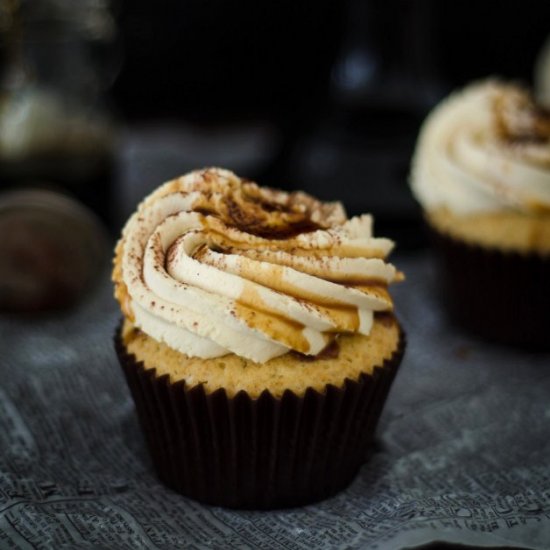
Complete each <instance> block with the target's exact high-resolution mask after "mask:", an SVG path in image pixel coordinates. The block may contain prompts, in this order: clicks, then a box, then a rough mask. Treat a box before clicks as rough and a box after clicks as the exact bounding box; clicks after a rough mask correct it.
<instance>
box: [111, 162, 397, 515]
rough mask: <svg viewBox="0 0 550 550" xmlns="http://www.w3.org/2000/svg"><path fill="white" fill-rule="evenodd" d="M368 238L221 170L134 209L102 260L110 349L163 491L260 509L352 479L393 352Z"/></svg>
mask: <svg viewBox="0 0 550 550" xmlns="http://www.w3.org/2000/svg"><path fill="white" fill-rule="evenodd" d="M371 225H372V220H371V218H370V217H369V216H359V217H355V218H352V219H350V220H348V219H347V217H346V215H345V212H344V210H343V208H342V206H341V205H340V204H339V203H321V202H319V201H317V200H315V199H314V198H312V197H310V196H308V195H306V194H304V193H290V194H288V193H284V192H281V191H275V190H273V189H266V188H260V187H258V186H257V185H256V184H254V183H251V182H247V181H244V180H241V179H240V178H238V177H237V176H235V175H234V174H232V173H231V172H228V171H225V170H220V169H208V170H202V171H197V172H192V173H190V174H187V175H186V176H183V177H181V178H178V179H175V180H173V181H170V182H168V183H166V184H164V185H163V186H161V187H160V188H158V189H157V190H156V191H154V192H153V193H152V194H151V195H150V196H149V197H147V198H146V199H145V200H144V201H143V202H142V203H141V204H140V206H139V207H138V210H137V212H136V213H135V214H134V215H133V216H132V217H131V218H130V220H129V221H128V223H127V224H126V226H125V228H124V230H123V234H122V238H121V240H120V241H119V243H118V246H117V249H116V256H115V262H114V271H113V280H114V282H115V286H116V290H115V295H116V298H117V299H118V301H119V303H120V305H121V308H122V312H123V321H122V323H121V326H120V328H119V330H118V332H117V336H116V349H117V352H118V355H119V358H120V361H121V364H122V366H123V368H124V371H125V373H126V376H127V380H128V383H129V386H130V389H131V391H132V394H133V397H134V400H135V402H136V408H137V412H138V415H139V418H140V421H141V424H142V427H143V429H144V432H145V435H146V438H147V442H148V444H149V448H150V450H151V453H152V456H153V459H154V463H155V467H156V469H157V472H158V474H159V476H160V478H161V479H162V480H163V481H164V482H165V483H166V484H168V485H169V486H170V487H172V488H174V489H175V490H177V491H179V492H181V493H183V494H185V495H188V496H190V497H192V498H195V499H197V500H200V501H203V502H207V503H211V504H218V505H224V506H230V507H241V508H274V507H283V506H294V505H299V504H304V503H307V502H312V501H315V500H318V499H321V498H324V497H327V496H329V495H331V494H333V493H335V492H336V491H338V490H340V489H341V488H343V487H344V486H346V485H347V484H348V483H349V482H350V481H351V480H352V478H353V477H354V475H355V473H356V472H357V470H358V468H359V467H360V465H361V464H362V463H363V461H364V460H365V457H366V455H367V453H368V450H369V447H370V443H371V441H372V437H373V433H374V429H375V427H376V423H377V420H378V417H379V415H380V412H381V410H382V406H383V404H384V401H385V399H386V396H387V393H388V391H389V387H390V384H391V382H392V379H393V377H394V375H395V372H396V369H397V367H398V364H399V362H400V359H401V355H402V353H403V347H404V342H403V336H402V332H401V330H400V328H399V325H398V322H397V321H396V319H395V317H394V315H393V304H392V300H391V297H390V295H389V293H388V291H387V286H388V284H389V283H391V282H393V281H396V280H398V279H400V278H401V275H400V274H399V272H397V271H396V269H395V268H394V267H393V266H392V265H391V264H389V263H387V262H386V261H385V258H386V256H387V254H388V253H389V252H390V250H391V248H392V243H391V241H389V240H387V239H379V238H374V237H372V234H371Z"/></svg>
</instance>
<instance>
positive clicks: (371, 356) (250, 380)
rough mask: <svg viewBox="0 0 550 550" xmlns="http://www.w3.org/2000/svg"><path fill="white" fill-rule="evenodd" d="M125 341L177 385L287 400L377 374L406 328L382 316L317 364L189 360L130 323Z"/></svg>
mask: <svg viewBox="0 0 550 550" xmlns="http://www.w3.org/2000/svg"><path fill="white" fill-rule="evenodd" d="M122 338H123V342H124V344H125V346H126V349H127V351H128V353H130V354H133V355H134V356H135V357H136V359H137V360H138V361H143V363H144V365H145V367H146V368H156V370H157V376H163V375H165V374H168V375H169V376H170V381H171V382H172V383H175V382H178V381H180V380H185V381H186V383H187V384H188V385H189V386H195V385H198V384H203V385H204V389H205V390H206V391H207V392H214V391H216V390H217V389H220V388H223V389H225V390H226V392H227V394H228V396H230V397H231V396H233V395H235V394H236V393H238V392H239V391H240V390H244V391H246V392H247V393H248V394H249V395H250V396H251V397H258V396H259V395H260V394H261V393H262V392H263V391H264V390H266V389H267V390H269V391H270V392H271V394H272V395H274V396H275V397H281V396H282V394H283V393H284V392H285V390H287V389H288V390H291V391H293V392H294V393H296V394H297V395H303V394H304V392H305V391H306V389H307V388H308V387H311V388H313V389H315V390H317V391H320V392H322V391H323V390H324V388H325V386H326V385H327V384H333V385H335V386H339V387H340V386H342V385H343V383H344V381H345V379H346V378H349V379H351V380H356V379H357V378H358V377H359V375H360V374H361V373H365V374H370V373H372V372H373V370H374V368H375V367H376V366H382V365H383V363H384V360H386V359H389V358H390V357H391V356H392V354H393V352H394V351H396V350H397V348H398V346H399V339H400V329H399V325H398V323H397V321H396V320H395V318H394V317H393V316H392V315H390V314H384V315H380V316H376V317H375V320H374V324H373V327H372V330H371V333H370V334H369V336H363V335H358V334H352V335H342V336H340V337H339V339H338V347H339V352H338V355H337V357H333V356H331V355H328V356H321V357H319V358H316V359H313V360H312V359H310V358H306V357H303V356H301V355H300V354H297V353H286V354H284V355H282V356H280V357H275V358H274V359H271V360H269V361H267V362H266V363H263V364H260V363H255V362H253V361H250V360H248V359H244V358H242V357H239V356H237V355H234V354H228V355H224V356H223V357H218V358H213V359H200V358H197V357H188V356H187V355H185V354H183V353H180V352H178V351H176V350H174V349H172V348H170V347H168V346H167V345H166V344H163V343H162V342H158V341H157V340H155V339H153V338H151V337H150V336H148V335H147V334H145V333H143V332H142V331H140V330H139V329H136V328H135V327H134V325H133V324H132V323H131V321H129V320H128V319H125V320H124V324H123V329H122Z"/></svg>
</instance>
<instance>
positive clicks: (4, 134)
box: [0, 0, 120, 220]
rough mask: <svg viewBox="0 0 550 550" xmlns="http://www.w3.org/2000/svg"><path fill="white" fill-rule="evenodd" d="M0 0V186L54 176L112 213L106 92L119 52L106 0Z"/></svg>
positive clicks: (110, 139)
mask: <svg viewBox="0 0 550 550" xmlns="http://www.w3.org/2000/svg"><path fill="white" fill-rule="evenodd" d="M0 2H2V4H1V6H2V8H1V9H0V14H1V15H0V31H1V30H2V29H3V30H4V42H6V48H5V52H6V55H7V63H8V66H7V69H6V70H5V72H4V75H3V79H2V84H1V87H2V92H3V93H2V94H1V96H0V187H3V188H7V187H21V186H27V185H28V184H29V183H31V184H32V182H33V181H34V180H40V181H43V180H45V181H50V182H53V183H55V184H57V185H59V186H61V187H63V188H64V189H65V190H66V191H68V192H69V193H71V194H73V195H75V196H76V197H77V198H79V199H80V200H82V201H83V202H84V203H85V204H87V205H88V206H90V207H91V208H92V209H93V210H95V211H96V212H97V213H99V214H100V215H101V216H102V217H103V218H104V219H105V220H109V218H110V211H111V200H110V199H111V193H110V186H111V176H112V172H113V151H114V142H115V127H114V124H113V121H112V119H111V117H110V115H109V113H108V110H107V109H106V107H105V105H104V104H103V101H102V94H103V93H104V91H105V90H106V89H107V88H108V86H109V85H110V84H111V83H112V80H113V78H114V76H115V74H116V72H117V71H118V69H119V67H120V56H117V55H114V56H113V55H109V54H110V53H111V54H112V53H113V49H115V48H114V44H115V42H116V27H115V24H114V20H113V18H112V16H111V15H110V13H109V10H108V7H109V3H108V0H79V1H78V2H73V1H69V0H18V1H17V0H0ZM113 59H115V61H113Z"/></svg>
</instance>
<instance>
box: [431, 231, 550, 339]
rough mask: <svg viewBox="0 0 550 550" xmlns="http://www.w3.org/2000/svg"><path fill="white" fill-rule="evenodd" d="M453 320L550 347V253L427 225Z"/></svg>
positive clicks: (487, 333) (490, 334)
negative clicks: (470, 239) (480, 242)
mask: <svg viewBox="0 0 550 550" xmlns="http://www.w3.org/2000/svg"><path fill="white" fill-rule="evenodd" d="M428 230H429V232H430V235H431V239H432V242H433V244H434V246H435V248H436V251H437V257H438V261H439V264H440V268H441V273H440V276H441V289H442V291H443V298H444V300H445V303H446V305H447V308H448V310H449V313H450V314H451V317H452V319H453V320H454V321H455V322H456V323H457V324H459V325H460V326H462V327H463V328H465V329H467V330H469V331H471V332H473V333H475V334H477V335H478V336H481V337H483V338H486V339H489V340H493V341H496V342H503V343H508V344H512V345H516V346H520V347H526V348H529V349H550V256H548V255H547V256H543V255H539V254H535V253H531V254H520V253H517V252H506V251H500V250H498V249H495V248H488V247H482V246H476V245H472V244H468V243H465V242H462V241H459V240H457V239H454V238H452V237H450V236H448V235H444V234H442V233H440V232H438V231H437V230H436V229H434V228H432V227H430V226H428Z"/></svg>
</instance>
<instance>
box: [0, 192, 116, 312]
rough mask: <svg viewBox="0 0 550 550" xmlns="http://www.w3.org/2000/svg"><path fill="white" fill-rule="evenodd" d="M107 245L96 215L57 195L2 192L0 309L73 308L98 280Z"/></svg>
mask: <svg viewBox="0 0 550 550" xmlns="http://www.w3.org/2000/svg"><path fill="white" fill-rule="evenodd" d="M107 243H108V240H107V238H106V232H105V229H104V228H103V226H102V224H101V223H100V222H99V220H98V219H97V218H96V216H95V215H94V214H93V213H92V212H90V211H89V210H88V209H87V208H85V207H84V206H82V205H81V204H79V203H78V202H76V201H74V200H72V199H70V198H68V197H67V196H65V195H63V194H61V193H58V192H55V191H50V190H43V189H27V190H23V191H8V192H5V193H2V194H0V257H1V258H2V261H1V262H0V311H8V312H29V313H30V312H39V311H47V310H55V309H62V308H66V307H69V306H71V305H73V304H74V303H75V302H76V301H77V300H78V299H79V298H81V297H82V296H83V294H85V292H86V291H87V290H88V289H90V287H91V285H92V284H93V282H94V281H95V280H96V279H97V277H98V275H99V273H100V271H101V268H102V266H104V264H105V259H106V258H107V253H106V251H107V250H108V245H107Z"/></svg>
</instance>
